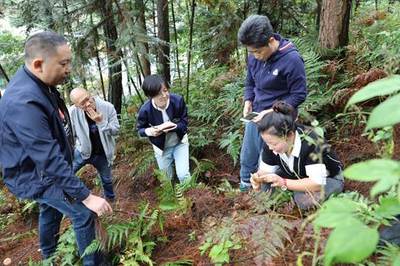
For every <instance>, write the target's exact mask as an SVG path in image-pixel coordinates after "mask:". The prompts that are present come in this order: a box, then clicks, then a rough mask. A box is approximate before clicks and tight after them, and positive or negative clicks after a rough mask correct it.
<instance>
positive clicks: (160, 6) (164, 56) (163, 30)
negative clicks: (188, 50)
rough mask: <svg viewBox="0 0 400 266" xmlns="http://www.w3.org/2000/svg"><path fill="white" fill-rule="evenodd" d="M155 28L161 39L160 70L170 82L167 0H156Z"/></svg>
mask: <svg viewBox="0 0 400 266" xmlns="http://www.w3.org/2000/svg"><path fill="white" fill-rule="evenodd" d="M157 22H158V23H157V28H158V38H159V39H160V40H161V41H162V43H161V45H160V48H159V56H158V57H159V62H160V72H161V75H162V76H163V77H164V79H165V81H166V82H167V83H168V84H170V82H171V74H170V65H169V63H170V60H169V52H170V51H169V50H170V49H169V20H168V0H158V2H157Z"/></svg>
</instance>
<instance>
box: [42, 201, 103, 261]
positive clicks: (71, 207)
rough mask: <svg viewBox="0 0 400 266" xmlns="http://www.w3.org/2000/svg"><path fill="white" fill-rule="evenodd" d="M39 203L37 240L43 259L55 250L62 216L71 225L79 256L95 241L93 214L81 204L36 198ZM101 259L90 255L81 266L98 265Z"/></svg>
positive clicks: (97, 255)
mask: <svg viewBox="0 0 400 266" xmlns="http://www.w3.org/2000/svg"><path fill="white" fill-rule="evenodd" d="M35 200H36V201H37V202H39V208H40V214H39V239H40V249H41V251H42V256H43V257H44V258H49V257H51V255H53V253H54V252H55V250H56V247H57V241H58V238H59V230H60V223H61V219H62V217H63V215H65V216H67V217H68V218H69V219H70V220H71V222H72V225H73V228H74V231H75V236H76V242H77V244H78V249H79V254H81V255H82V254H83V252H84V251H85V249H86V247H87V246H89V245H90V243H91V242H92V241H93V240H94V239H95V237H96V234H95V217H96V215H95V214H94V212H92V211H91V210H89V209H88V208H86V206H85V205H83V203H81V202H75V203H70V202H69V201H68V200H67V199H66V198H64V199H57V198H54V199H53V198H44V197H43V198H37V199H35ZM101 260H102V257H101V256H100V255H99V254H96V253H95V254H91V255H87V256H85V257H83V265H85V266H89V265H90V266H92V265H100V262H101Z"/></svg>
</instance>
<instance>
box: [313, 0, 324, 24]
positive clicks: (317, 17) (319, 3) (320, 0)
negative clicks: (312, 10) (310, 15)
mask: <svg viewBox="0 0 400 266" xmlns="http://www.w3.org/2000/svg"><path fill="white" fill-rule="evenodd" d="M321 6H322V0H317V10H316V13H317V14H316V18H315V27H316V30H319V26H320V21H321Z"/></svg>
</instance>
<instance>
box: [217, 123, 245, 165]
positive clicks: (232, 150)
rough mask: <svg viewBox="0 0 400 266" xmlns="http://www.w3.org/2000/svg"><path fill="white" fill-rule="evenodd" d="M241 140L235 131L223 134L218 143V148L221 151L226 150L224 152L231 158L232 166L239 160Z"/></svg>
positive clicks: (239, 133)
mask: <svg viewBox="0 0 400 266" xmlns="http://www.w3.org/2000/svg"><path fill="white" fill-rule="evenodd" d="M241 140H242V134H241V132H239V131H238V130H237V131H234V132H229V133H225V134H224V135H223V137H222V138H221V140H220V142H219V147H220V148H221V149H225V148H226V152H227V153H228V154H229V155H230V156H231V157H232V159H233V164H234V165H236V163H237V162H238V159H239V155H240V147H241Z"/></svg>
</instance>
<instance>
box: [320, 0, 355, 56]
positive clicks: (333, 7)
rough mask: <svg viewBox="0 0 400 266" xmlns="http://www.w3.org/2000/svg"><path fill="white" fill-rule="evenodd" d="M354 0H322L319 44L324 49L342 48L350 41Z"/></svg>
mask: <svg viewBox="0 0 400 266" xmlns="http://www.w3.org/2000/svg"><path fill="white" fill-rule="evenodd" d="M351 3H352V0H322V7H321V19H320V27H319V43H320V46H321V48H324V49H337V48H342V47H344V46H346V45H347V44H348V41H349V22H350V11H351Z"/></svg>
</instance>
